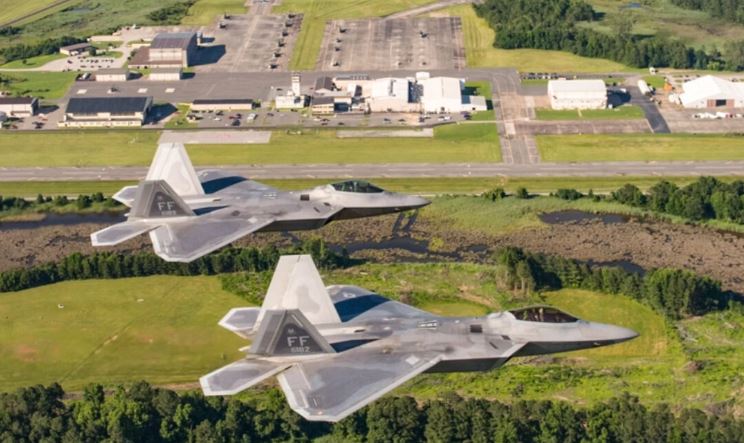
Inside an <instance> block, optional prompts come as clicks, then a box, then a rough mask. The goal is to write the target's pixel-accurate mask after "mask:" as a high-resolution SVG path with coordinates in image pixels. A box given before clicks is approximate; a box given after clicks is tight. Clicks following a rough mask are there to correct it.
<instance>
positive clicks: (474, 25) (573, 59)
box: [435, 5, 631, 72]
mask: <svg viewBox="0 0 744 443" xmlns="http://www.w3.org/2000/svg"><path fill="white" fill-rule="evenodd" d="M445 11H446V12H445V13H447V14H449V15H452V16H459V17H461V18H462V32H463V37H464V40H465V55H466V58H467V64H468V66H469V67H473V68H495V67H509V68H516V69H517V70H519V71H522V72H529V71H539V72H546V71H548V72H620V71H629V70H631V68H628V67H627V66H624V65H622V64H620V63H616V62H613V61H610V60H604V59H596V58H588V57H579V56H577V55H574V54H571V53H568V52H562V51H544V50H538V49H498V48H494V47H493V41H494V37H495V33H494V31H493V29H491V28H490V27H489V26H488V24H487V23H486V21H485V20H483V19H482V18H480V17H478V16H477V15H476V14H475V11H474V10H473V8H472V6H471V5H460V6H453V7H450V8H447V9H446V10H445ZM435 14H439V15H441V14H442V11H437V12H436V13H435Z"/></svg>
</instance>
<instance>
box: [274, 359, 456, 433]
mask: <svg viewBox="0 0 744 443" xmlns="http://www.w3.org/2000/svg"><path fill="white" fill-rule="evenodd" d="M441 359H442V353H440V352H436V351H413V352H397V351H396V352H384V351H383V349H382V348H380V349H363V348H361V349H358V350H353V351H348V352H344V353H341V354H337V356H335V357H333V358H327V359H319V360H311V361H307V362H304V363H300V364H297V365H295V366H293V367H292V368H290V369H289V370H287V371H284V372H282V373H281V374H279V375H278V376H277V379H278V380H279V384H280V385H281V387H282V389H283V390H284V394H285V395H286V396H287V401H288V402H289V406H290V407H291V408H292V409H294V410H295V411H296V412H297V413H299V414H300V415H302V416H303V417H304V418H305V419H307V420H313V421H339V420H341V419H343V418H344V417H346V416H347V415H349V414H351V413H353V412H354V411H356V410H357V409H359V408H362V407H364V406H365V405H367V404H369V403H370V402H372V401H374V400H376V399H377V398H379V397H381V396H383V395H384V394H386V393H388V392H390V391H391V390H393V389H395V388H396V387H398V386H400V385H401V384H403V383H405V382H406V381H408V380H410V379H411V378H413V377H415V376H416V375H418V374H421V373H422V372H424V371H426V370H427V369H429V368H431V367H432V366H434V365H435V364H437V363H438V362H439V361H440V360H441Z"/></svg>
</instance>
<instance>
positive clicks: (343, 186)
mask: <svg viewBox="0 0 744 443" xmlns="http://www.w3.org/2000/svg"><path fill="white" fill-rule="evenodd" d="M331 186H333V189H335V190H337V191H341V192H356V193H357V194H377V193H380V192H383V191H382V189H380V188H378V187H377V186H375V185H373V184H371V183H369V182H366V181H363V180H349V181H345V182H341V183H334V184H332V185H331Z"/></svg>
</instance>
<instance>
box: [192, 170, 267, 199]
mask: <svg viewBox="0 0 744 443" xmlns="http://www.w3.org/2000/svg"><path fill="white" fill-rule="evenodd" d="M198 175H199V181H200V182H201V185H202V188H204V192H205V193H207V194H214V193H217V192H221V193H224V194H244V193H249V192H273V191H277V189H276V188H272V187H271V186H268V185H265V184H263V183H259V182H257V181H254V180H249V179H247V178H245V177H241V176H239V175H237V174H231V173H230V172H227V171H222V170H217V169H208V170H204V171H200V172H199V174H198Z"/></svg>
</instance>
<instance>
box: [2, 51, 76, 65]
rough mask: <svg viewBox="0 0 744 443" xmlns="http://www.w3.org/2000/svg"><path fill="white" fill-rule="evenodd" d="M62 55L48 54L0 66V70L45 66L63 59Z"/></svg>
mask: <svg viewBox="0 0 744 443" xmlns="http://www.w3.org/2000/svg"><path fill="white" fill-rule="evenodd" d="M65 57H66V56H65V55H63V54H59V53H56V54H48V55H39V56H37V57H31V58H28V59H24V60H16V61H12V62H10V63H6V64H4V65H2V66H0V69H33V68H38V67H41V66H44V65H46V64H47V63H49V62H51V61H54V60H59V59H61V58H65Z"/></svg>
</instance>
